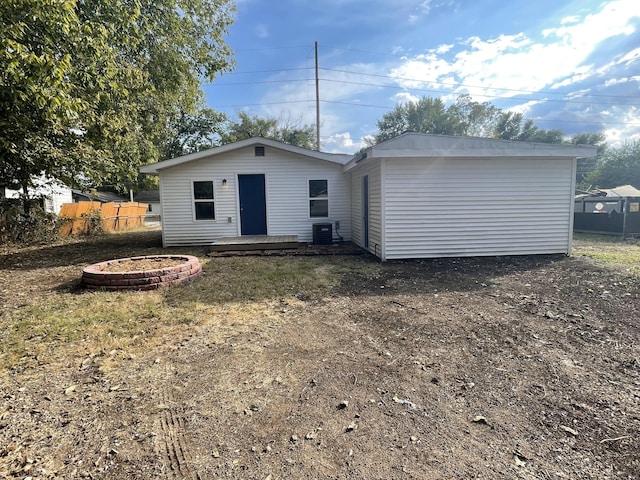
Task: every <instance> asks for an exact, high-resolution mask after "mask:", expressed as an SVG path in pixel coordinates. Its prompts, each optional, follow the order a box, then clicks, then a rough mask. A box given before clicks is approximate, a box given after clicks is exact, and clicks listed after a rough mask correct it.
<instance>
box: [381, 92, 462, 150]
mask: <svg viewBox="0 0 640 480" xmlns="http://www.w3.org/2000/svg"><path fill="white" fill-rule="evenodd" d="M460 114H461V111H456V110H455V109H452V108H450V107H447V106H446V104H445V103H444V102H443V101H442V100H441V99H439V98H432V97H422V98H421V99H419V100H418V101H417V102H407V103H399V104H397V105H396V106H395V108H394V109H393V110H391V111H390V112H388V113H385V114H384V115H383V116H382V118H381V119H380V120H378V132H377V133H376V134H375V135H374V138H373V143H374V144H375V143H380V142H384V141H385V140H389V139H391V138H393V137H397V136H398V135H401V134H403V133H404V132H422V133H433V134H441V135H460V134H461V130H462V125H461V120H460V117H459V115H460Z"/></svg>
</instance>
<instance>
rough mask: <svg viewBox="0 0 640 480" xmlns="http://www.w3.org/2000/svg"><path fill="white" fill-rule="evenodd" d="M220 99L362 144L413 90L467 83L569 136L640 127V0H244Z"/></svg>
mask: <svg viewBox="0 0 640 480" xmlns="http://www.w3.org/2000/svg"><path fill="white" fill-rule="evenodd" d="M236 3H237V7H238V10H237V13H236V22H235V24H234V25H232V26H231V28H230V31H229V35H228V36H227V37H226V42H227V44H228V45H229V46H230V47H231V48H232V49H233V50H234V52H235V55H234V57H235V59H236V63H237V65H236V68H235V70H234V71H233V72H231V73H226V74H223V75H221V76H219V77H218V78H217V79H216V80H215V82H213V83H212V84H208V85H206V86H205V87H204V91H205V93H206V98H207V103H208V104H209V105H210V106H211V107H213V108H215V109H216V110H218V111H223V112H225V113H227V114H229V115H230V116H231V117H236V116H237V114H238V112H239V111H246V112H247V113H249V114H251V115H258V116H273V117H277V118H280V119H282V120H283V121H290V122H296V121H301V122H302V123H307V124H315V73H314V42H315V41H317V42H318V51H319V78H320V99H321V103H320V111H321V121H320V127H321V132H320V135H321V143H322V150H325V151H330V152H343V153H353V152H355V151H357V150H358V149H359V148H360V147H361V145H362V138H363V137H365V136H367V135H371V134H373V133H374V132H375V131H376V122H377V121H378V120H379V119H380V118H381V117H382V116H383V115H384V114H385V113H386V112H388V111H390V110H391V109H393V107H394V106H395V105H396V104H397V103H399V102H408V101H414V100H415V99H417V98H420V97H422V96H431V97H440V98H442V99H443V100H444V101H446V102H452V101H454V100H455V98H456V97H457V96H458V95H460V94H463V93H468V94H470V95H472V97H473V99H474V100H475V101H479V102H484V101H489V102H491V103H493V104H494V105H496V106H498V107H499V108H501V109H503V110H512V111H517V112H523V113H524V114H525V116H526V117H527V118H531V119H533V120H534V121H535V122H536V124H537V125H538V126H539V127H541V128H559V129H561V130H562V131H563V132H565V133H566V134H568V135H571V134H574V133H578V132H585V131H604V132H605V133H606V135H607V138H608V141H609V143H611V144H616V143H617V142H620V141H622V140H625V139H640V1H639V0H605V1H592V0H569V1H566V0H554V1H550V0H538V1H536V2H533V1H531V0H527V1H523V0H316V1H308V0H277V1H274V0H237V2H236Z"/></svg>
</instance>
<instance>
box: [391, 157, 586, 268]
mask: <svg viewBox="0 0 640 480" xmlns="http://www.w3.org/2000/svg"><path fill="white" fill-rule="evenodd" d="M574 169H575V160H571V159H567V158H564V159H553V158H550V159H547V158H528V159H527V158H518V159H513V158H501V159H473V158H466V159H452V158H448V159H442V160H436V159H417V158H406V159H390V160H386V170H385V176H384V186H385V193H384V196H385V251H384V257H383V259H386V260H391V259H401V258H433V257H450V256H481V255H518V254H546V253H569V252H570V248H571V220H572V210H571V209H572V193H573V190H572V185H573V172H574Z"/></svg>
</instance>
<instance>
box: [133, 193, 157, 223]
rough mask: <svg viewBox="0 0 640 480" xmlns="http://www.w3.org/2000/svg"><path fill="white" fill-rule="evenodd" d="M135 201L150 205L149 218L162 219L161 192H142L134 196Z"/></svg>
mask: <svg viewBox="0 0 640 480" xmlns="http://www.w3.org/2000/svg"><path fill="white" fill-rule="evenodd" d="M133 201H134V202H138V203H146V204H147V205H149V207H148V209H147V217H160V215H161V213H162V210H161V208H160V190H142V191H141V192H138V193H136V194H135V195H134V196H133Z"/></svg>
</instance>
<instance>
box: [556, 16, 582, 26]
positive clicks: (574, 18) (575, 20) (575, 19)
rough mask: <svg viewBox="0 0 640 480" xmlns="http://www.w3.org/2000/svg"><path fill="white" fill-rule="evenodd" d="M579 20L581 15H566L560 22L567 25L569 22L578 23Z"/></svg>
mask: <svg viewBox="0 0 640 480" xmlns="http://www.w3.org/2000/svg"><path fill="white" fill-rule="evenodd" d="M579 21H580V17H578V16H577V15H572V16H569V17H564V18H563V19H562V20H560V24H561V25H566V24H568V23H578V22H579Z"/></svg>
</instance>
